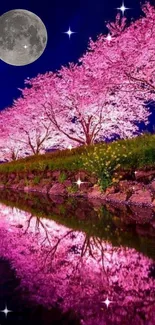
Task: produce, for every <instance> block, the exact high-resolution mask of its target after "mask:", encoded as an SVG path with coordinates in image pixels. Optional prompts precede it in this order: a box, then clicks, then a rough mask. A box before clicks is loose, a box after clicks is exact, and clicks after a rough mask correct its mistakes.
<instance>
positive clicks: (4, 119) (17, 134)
mask: <svg viewBox="0 0 155 325" xmlns="http://www.w3.org/2000/svg"><path fill="white" fill-rule="evenodd" d="M0 131H1V134H2V135H3V136H2V137H1V140H0V144H1V148H2V150H1V155H2V156H3V157H5V158H6V157H7V158H8V159H9V160H10V159H15V158H17V157H23V156H25V154H26V153H28V154H29V155H30V154H39V153H43V152H45V149H46V148H48V147H50V146H52V145H54V144H56V143H57V135H58V132H54V129H53V126H52V123H51V122H50V121H49V120H48V119H47V117H46V116H44V114H43V113H42V112H38V111H37V110H35V109H34V107H33V106H31V107H30V106H29V105H28V104H27V101H26V100H25V99H24V98H22V97H20V98H19V99H17V100H16V101H14V103H13V106H12V107H10V108H8V109H5V110H4V111H3V112H2V114H1V123H0ZM60 143H61V142H60V141H59V144H60Z"/></svg>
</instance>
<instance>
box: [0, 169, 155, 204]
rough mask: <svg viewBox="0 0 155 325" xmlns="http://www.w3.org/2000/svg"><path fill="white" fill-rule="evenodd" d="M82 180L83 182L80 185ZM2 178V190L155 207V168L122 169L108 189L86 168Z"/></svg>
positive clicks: (13, 174) (20, 174)
mask: <svg viewBox="0 0 155 325" xmlns="http://www.w3.org/2000/svg"><path fill="white" fill-rule="evenodd" d="M123 178H124V179H123ZM78 179H80V180H81V182H82V183H81V184H80V186H78V184H77V181H78ZM2 181H4V179H2V177H1V185H0V188H1V189H11V190H14V191H24V192H26V193H28V192H36V193H42V194H46V195H48V196H50V197H52V196H63V197H70V196H71V197H84V198H87V199H88V200H100V201H102V202H109V203H117V204H126V205H138V206H144V207H152V208H155V169H152V170H148V171H144V170H137V171H136V172H134V173H130V172H122V180H121V181H120V182H119V183H118V184H116V185H113V186H111V187H108V188H107V189H106V190H105V191H102V190H101V188H100V187H99V185H98V184H97V178H96V177H94V176H92V175H90V174H89V173H87V172H85V171H79V172H69V171H47V172H46V173H45V172H44V174H42V173H41V172H40V173H38V174H37V175H36V173H32V172H31V173H28V174H26V175H25V177H24V175H23V173H18V177H17V176H16V174H15V173H10V174H9V175H8V179H7V182H4V184H2Z"/></svg>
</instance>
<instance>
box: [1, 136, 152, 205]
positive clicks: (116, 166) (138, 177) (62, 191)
mask: <svg viewBox="0 0 155 325" xmlns="http://www.w3.org/2000/svg"><path fill="white" fill-rule="evenodd" d="M79 182H81V183H79ZM0 188H2V189H12V190H14V191H24V192H36V193H42V194H47V195H48V196H64V197H68V196H77V197H78V196H81V197H86V198H88V200H94V199H99V200H101V201H102V202H103V201H105V202H111V203H112V202H114V203H118V204H126V205H139V206H146V207H147V206H148V207H152V208H154V207H155V135H150V134H144V135H142V136H139V137H136V138H133V139H127V140H118V141H114V142H111V143H99V144H95V145H91V146H81V147H78V148H74V149H71V150H69V149H66V150H57V151H56V152H53V153H50V154H44V155H36V156H31V157H27V158H24V159H20V160H17V161H12V162H8V163H3V164H1V165H0Z"/></svg>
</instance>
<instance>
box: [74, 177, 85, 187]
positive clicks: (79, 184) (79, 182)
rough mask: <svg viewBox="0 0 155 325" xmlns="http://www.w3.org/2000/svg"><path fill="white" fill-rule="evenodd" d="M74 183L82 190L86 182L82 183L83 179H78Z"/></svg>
mask: <svg viewBox="0 0 155 325" xmlns="http://www.w3.org/2000/svg"><path fill="white" fill-rule="evenodd" d="M74 183H76V184H77V185H78V187H79V188H80V186H81V184H83V183H84V182H82V181H81V179H80V178H78V180H77V181H76V182H74Z"/></svg>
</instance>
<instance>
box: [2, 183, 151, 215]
mask: <svg viewBox="0 0 155 325" xmlns="http://www.w3.org/2000/svg"><path fill="white" fill-rule="evenodd" d="M54 185H58V183H55V184H54ZM0 190H6V191H7V190H9V191H15V192H24V193H25V194H26V193H36V194H39V195H41V194H42V195H47V196H48V197H49V198H50V197H51V198H52V197H63V198H67V197H74V198H76V197H77V198H83V199H87V200H88V201H90V202H91V201H98V202H99V203H100V204H111V205H113V204H114V205H119V206H129V207H130V206H131V207H132V206H136V207H140V208H142V207H144V208H151V209H155V202H154V200H153V201H152V202H146V196H145V191H144V200H143V201H142V200H140V202H135V201H131V200H125V199H124V200H123V199H122V197H121V196H124V193H121V192H117V193H112V194H109V193H106V192H101V191H100V190H99V189H98V188H97V189H95V190H94V188H92V189H91V190H89V191H88V192H86V191H85V192H82V191H77V192H76V193H69V192H68V193H67V192H65V193H64V192H60V191H59V192H55V193H53V192H52V193H50V190H49V191H45V190H44V189H42V188H41V187H40V189H39V188H37V189H36V188H34V187H31V186H26V187H20V186H14V185H12V186H5V185H0ZM107 190H108V189H107ZM116 195H117V196H118V197H119V196H120V198H118V199H116V198H115V197H114V196H116ZM137 195H138V193H137ZM111 196H113V198H112V197H111ZM124 197H125V196H124ZM139 198H140V196H139Z"/></svg>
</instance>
